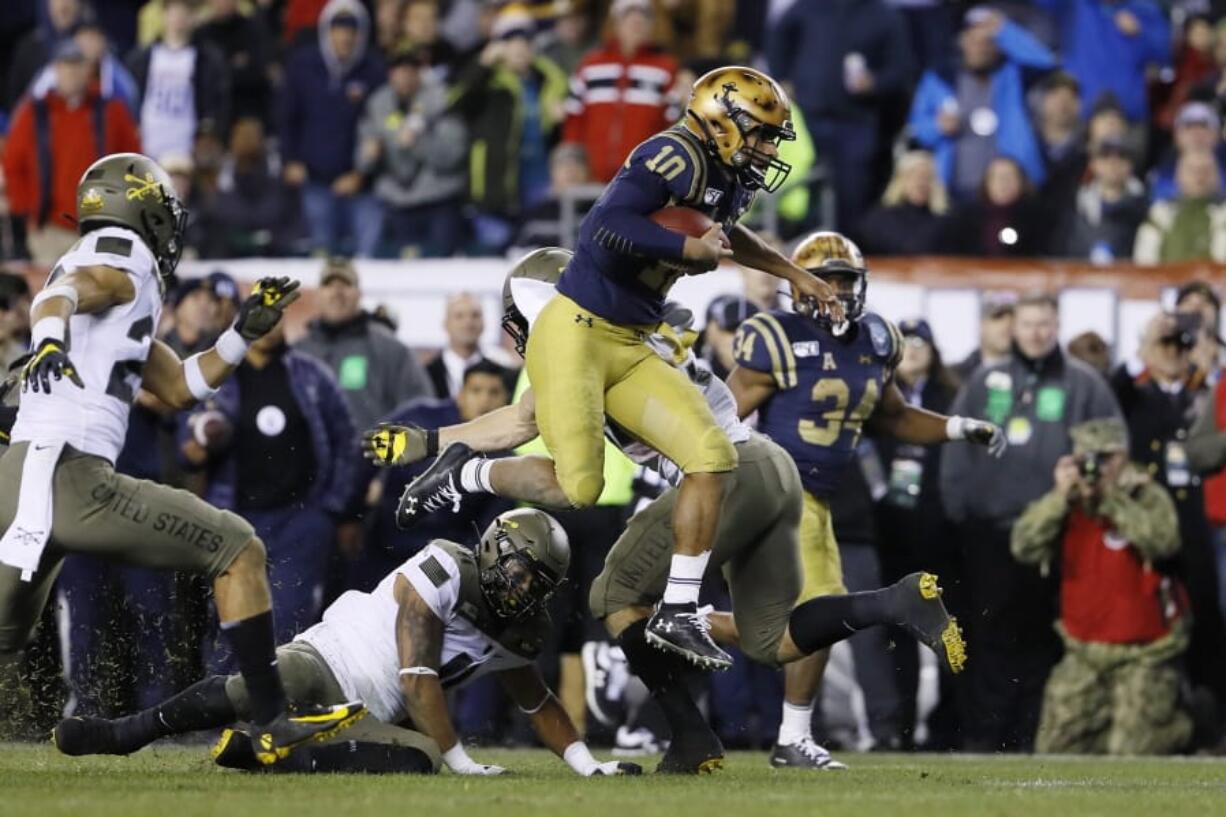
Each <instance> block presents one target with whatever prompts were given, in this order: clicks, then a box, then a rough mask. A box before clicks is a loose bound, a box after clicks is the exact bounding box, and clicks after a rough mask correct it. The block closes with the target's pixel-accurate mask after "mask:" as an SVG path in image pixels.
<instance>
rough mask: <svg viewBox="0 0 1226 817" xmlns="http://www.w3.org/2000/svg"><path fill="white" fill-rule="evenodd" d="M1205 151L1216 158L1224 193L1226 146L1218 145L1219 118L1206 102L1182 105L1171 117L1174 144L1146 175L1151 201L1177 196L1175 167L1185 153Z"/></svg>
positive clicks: (1219, 134)
mask: <svg viewBox="0 0 1226 817" xmlns="http://www.w3.org/2000/svg"><path fill="white" fill-rule="evenodd" d="M1196 151H1208V152H1209V153H1212V154H1214V156H1216V157H1217V161H1218V166H1219V167H1220V168H1221V173H1222V189H1223V190H1226V143H1223V142H1222V119H1221V117H1220V116H1218V112H1217V110H1216V109H1214V107H1213V106H1212V105H1210V104H1208V103H1207V102H1185V103H1184V104H1183V106H1182V107H1180V109H1179V113H1178V114H1176V115H1175V127H1174V144H1173V145H1172V146H1171V148H1170V150H1169V151H1168V152H1167V154H1166V155H1165V156H1164V157H1163V159H1162V161H1161V162H1159V163H1158V166H1157V167H1155V168H1154V169H1153V170H1152V171H1150V174H1149V195H1150V198H1151V199H1152V200H1153V201H1170V200H1171V199H1174V198H1178V197H1179V188H1178V186H1177V185H1176V184H1175V165H1176V164H1178V162H1179V159H1180V157H1181V156H1183V155H1184V154H1185V153H1193V152H1196Z"/></svg>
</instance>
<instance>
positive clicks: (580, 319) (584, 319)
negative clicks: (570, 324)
mask: <svg viewBox="0 0 1226 817" xmlns="http://www.w3.org/2000/svg"><path fill="white" fill-rule="evenodd" d="M575 323H586V324H587V328H588V329H591V328H592V316H591V315H576V316H575Z"/></svg>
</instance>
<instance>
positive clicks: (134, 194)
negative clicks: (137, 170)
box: [123, 173, 162, 201]
mask: <svg viewBox="0 0 1226 817" xmlns="http://www.w3.org/2000/svg"><path fill="white" fill-rule="evenodd" d="M123 180H124V181H125V182H127V183H128V184H129V185H131V186H130V187H129V188H128V201H144V200H145V196H153V198H155V199H157V200H158V201H162V184H161V182H159V181H158V180H157V179H155V178H153V174H152V173H146V174H145V178H143V179H142V178H141V177H140V176H136V175H133V174H131V173H125V174H123Z"/></svg>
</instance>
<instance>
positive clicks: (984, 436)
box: [965, 418, 1009, 457]
mask: <svg viewBox="0 0 1226 817" xmlns="http://www.w3.org/2000/svg"><path fill="white" fill-rule="evenodd" d="M965 430H966V440H967V442H971V443H974V444H975V445H982V446H983V447H984V448H986V449H988V453H989V454H991V455H992V456H993V457H999V456H1001V455H1002V454H1004V453H1005V449H1006V448H1008V446H1009V443H1008V442H1007V441H1006V440H1005V433H1004V432H1003V431H1001V429H1000V426H998V425H996V424H995V423H989V422H985V421H984V420H971V419H969V418H968V419H967V421H966V426H965Z"/></svg>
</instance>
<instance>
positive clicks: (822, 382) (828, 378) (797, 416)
mask: <svg viewBox="0 0 1226 817" xmlns="http://www.w3.org/2000/svg"><path fill="white" fill-rule="evenodd" d="M733 354H734V355H735V356H736V362H737V363H738V364H739V365H741V366H744V367H745V368H747V369H753V370H754V371H758V372H765V373H766V374H769V375H770V376H771V377H772V378H773V379H774V381H775V388H776V391H775V393H774V394H772V395H771V396H770V398H769V399H767V401H766V402H765V403H763V404H762V405H761V406H760V407H759V408H758V430H759V431H761V432H762V433H763V434H766V435H767V436H769V437H770V438H771V439H772V440H774V441H775V442H776V443H778V444H779V445H781V446H782V447H783V449H784V450H785V451H787V452H788V454H790V455H791V456H792V459H793V460H795V462H796V467H797V469H798V470H799V471H800V479H801V482H802V483H804V486H805V490H807V491H809V492H810V493H812V494H813V495H814V496H817V497H822V498H825V497H829V496H830V495H831V494H833V493H834V490H835V486H836V485H837V484H838V482H839V479H840V477H841V475H842V473H843V469H844V468H845V467H847V465H848V464H849V463H851V462H852V461H853V460H854V459H855V458H856V445H857V444H858V443H859V441H860V432H861V430H862V429H863V427H864V422H865V421H866V420H867V419H868V418H869V417H870V416H871V415H872V413H873V410H874V409H875V408H876V407H877V403H878V401H879V400H880V399H881V394H882V392H883V391H884V389H885V387H886V385H887V384H888V383H889V381H890V378H891V377H893V372H894V367H895V366H897V365H898V360H899V358H900V357H901V356H902V336H901V335H900V334H899V333H898V330H897V329H896V328H895V327H894V325H893V324H892V323H890V322H889V321H887V320H886V319H885V318H882V317H881V316H880V315H877V314H875V313H873V312H867V313H865V315H864V317H862V318H861V319H860V320H859V321H857V322H856V323H854V324H852V327H851V328H850V329H849V330H848V332H847V333H846V334H845V335H843V336H842V337H835V336H834V334H833V333H831V332H830V331H829V330H827V329H825V328H823V327H821V326H819V325H818V324H817V322H816V321H814V320H812V319H811V318H806V317H804V316H802V315H797V314H795V313H793V312H784V311H782V310H774V311H772V312H760V313H758V314H757V315H754V316H753V317H752V318H750V319H749V320H747V321H745V322H744V323H742V324H741V327H740V329H739V330H737V334H736V340H735V342H734V346H733Z"/></svg>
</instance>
